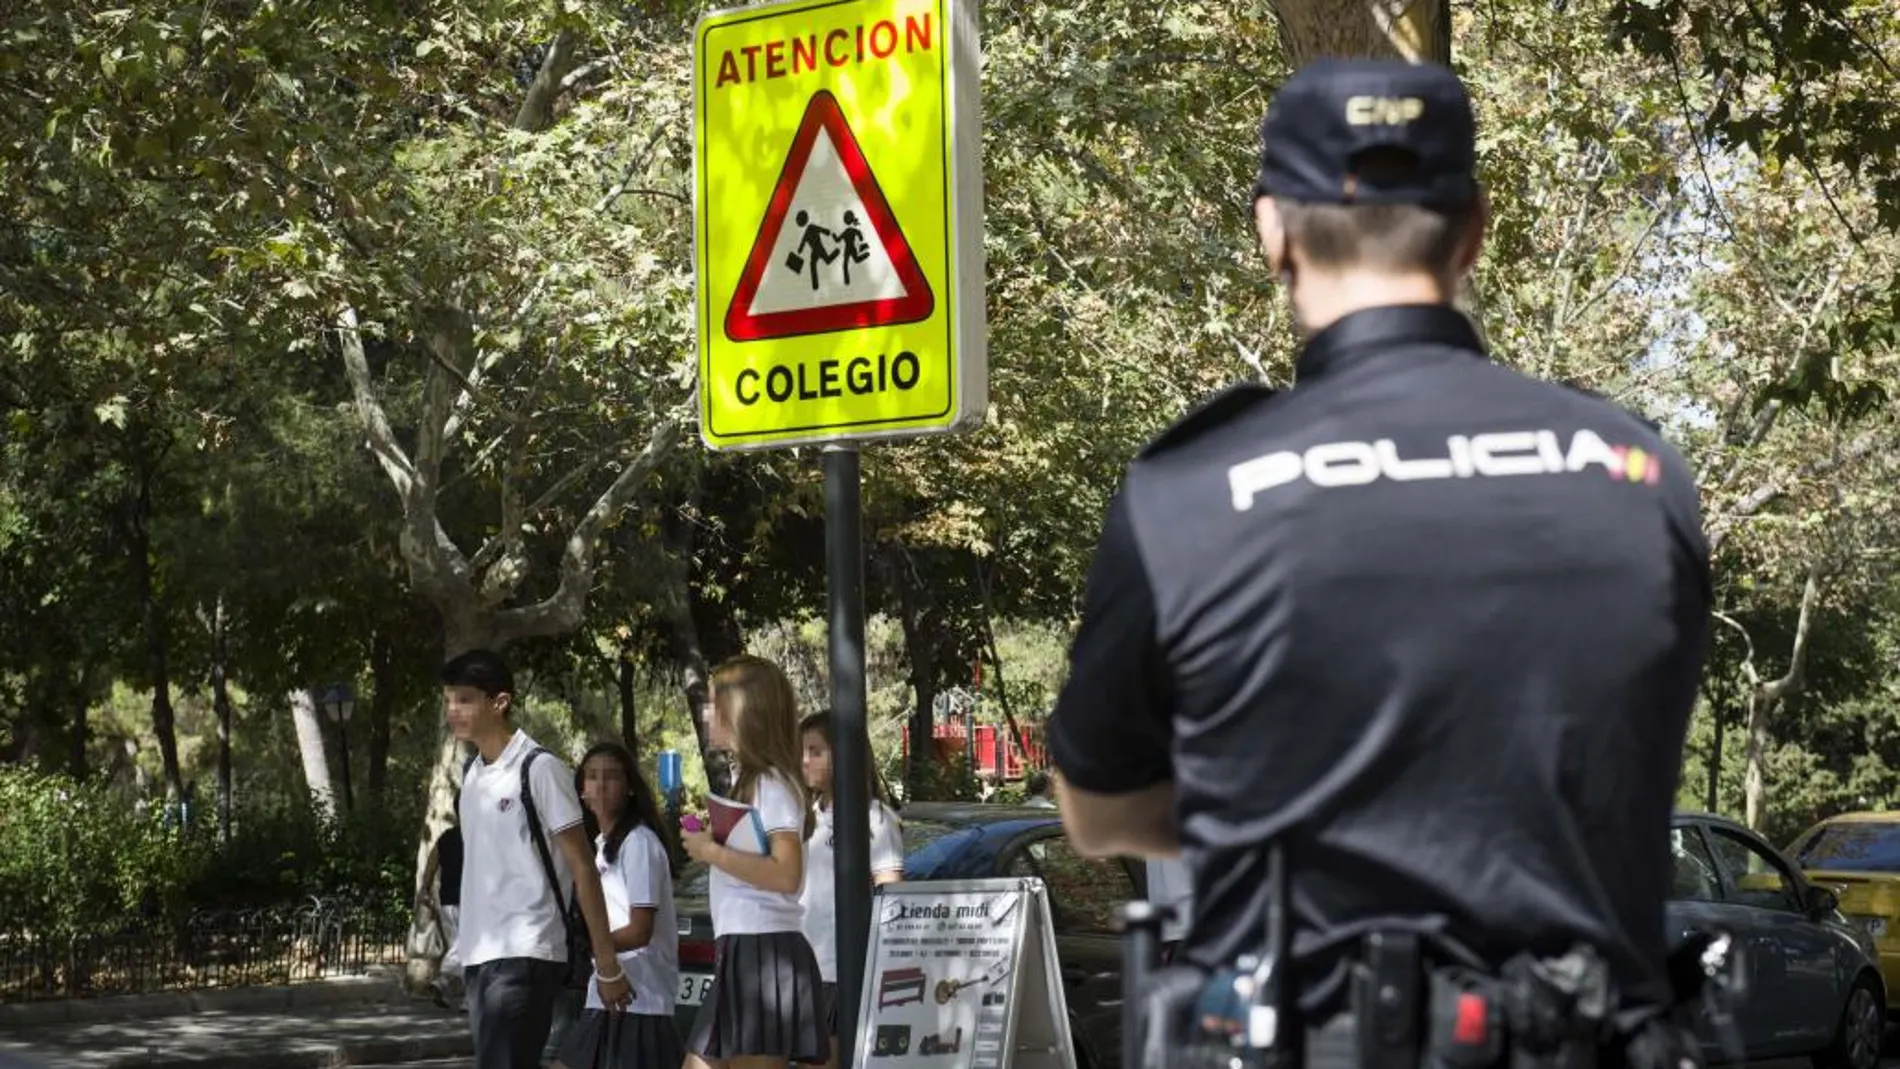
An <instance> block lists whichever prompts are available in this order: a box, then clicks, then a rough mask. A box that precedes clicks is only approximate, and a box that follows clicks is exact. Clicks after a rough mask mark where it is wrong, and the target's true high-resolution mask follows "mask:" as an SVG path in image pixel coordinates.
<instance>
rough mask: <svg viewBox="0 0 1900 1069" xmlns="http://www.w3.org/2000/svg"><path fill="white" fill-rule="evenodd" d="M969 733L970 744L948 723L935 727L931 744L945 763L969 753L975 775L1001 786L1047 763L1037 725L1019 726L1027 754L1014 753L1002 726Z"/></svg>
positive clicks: (906, 735) (906, 753)
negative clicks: (973, 736)
mask: <svg viewBox="0 0 1900 1069" xmlns="http://www.w3.org/2000/svg"><path fill="white" fill-rule="evenodd" d="M972 730H973V732H974V734H975V739H974V744H973V742H972V739H971V738H970V736H969V735H968V734H966V733H965V732H964V726H963V725H962V724H960V723H957V722H956V721H951V722H950V723H948V724H938V725H936V727H935V730H934V731H932V732H931V734H932V735H933V736H934V738H932V740H931V741H932V742H933V743H934V744H935V745H936V747H937V756H938V757H940V758H942V759H944V760H949V759H950V758H952V757H955V756H956V755H958V754H969V755H970V756H971V758H972V761H971V763H972V764H973V765H974V767H975V771H976V774H977V775H979V776H984V777H987V778H989V779H993V780H996V781H998V782H1002V783H1010V782H1014V781H1016V780H1019V779H1022V778H1023V777H1025V776H1027V775H1029V773H1030V772H1031V771H1032V770H1034V769H1038V768H1043V767H1045V766H1047V765H1048V764H1049V751H1048V749H1047V747H1046V746H1044V744H1043V738H1042V728H1041V727H1040V726H1038V725H1033V724H1025V725H1023V745H1024V746H1027V747H1028V748H1029V753H1028V754H1027V755H1025V754H1023V753H1022V752H1021V751H1019V750H1017V748H1016V743H1015V740H1014V739H1012V738H1011V737H1010V732H1009V728H1008V727H1006V726H1004V725H1001V724H978V725H976V726H975V727H974V728H973V729H972ZM904 756H905V757H909V756H910V731H909V729H908V728H906V729H905V731H904ZM1025 757H1027V760H1025V759H1024V758H1025Z"/></svg>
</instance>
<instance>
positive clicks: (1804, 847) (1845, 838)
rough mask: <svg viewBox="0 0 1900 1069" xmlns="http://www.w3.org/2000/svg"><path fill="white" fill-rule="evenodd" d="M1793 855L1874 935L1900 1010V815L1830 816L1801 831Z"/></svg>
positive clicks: (1882, 969) (1843, 909)
mask: <svg viewBox="0 0 1900 1069" xmlns="http://www.w3.org/2000/svg"><path fill="white" fill-rule="evenodd" d="M1788 856H1790V857H1791V858H1793V859H1794V863H1795V864H1796V865H1799V866H1801V871H1802V872H1803V873H1805V874H1806V875H1807V878H1808V880H1809V882H1811V883H1814V884H1816V885H1818V886H1822V887H1826V888H1829V889H1830V890H1832V891H1833V892H1834V893H1835V894H1836V895H1838V896H1839V897H1840V900H1841V904H1840V910H1841V912H1842V913H1844V914H1846V915H1847V918H1848V919H1849V920H1851V921H1853V922H1854V923H1856V924H1859V925H1861V926H1862V927H1864V928H1866V929H1867V933H1868V934H1869V935H1871V936H1873V938H1874V945H1875V947H1876V948H1877V950H1878V951H1879V954H1880V974H1881V978H1882V979H1884V980H1885V981H1886V986H1887V991H1888V996H1887V1002H1888V1004H1889V1005H1890V1006H1896V1007H1900V995H1896V994H1895V993H1896V992H1900V811H1895V812H1886V813H1842V814H1841V815H1839V816H1834V817H1829V818H1828V819H1826V820H1824V821H1822V822H1820V823H1819V824H1816V825H1815V826H1814V827H1812V828H1809V829H1808V830H1807V831H1804V832H1802V833H1801V834H1800V836H1799V837H1797V838H1796V839H1795V841H1794V842H1793V844H1792V845H1790V846H1789V848H1788Z"/></svg>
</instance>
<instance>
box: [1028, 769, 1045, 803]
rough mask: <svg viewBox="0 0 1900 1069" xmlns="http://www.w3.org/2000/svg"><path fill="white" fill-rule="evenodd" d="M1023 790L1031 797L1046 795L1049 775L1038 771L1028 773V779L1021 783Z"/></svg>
mask: <svg viewBox="0 0 1900 1069" xmlns="http://www.w3.org/2000/svg"><path fill="white" fill-rule="evenodd" d="M1023 790H1025V791H1028V792H1029V794H1030V795H1031V796H1032V797H1033V796H1034V795H1038V794H1048V793H1049V773H1047V772H1043V771H1040V770H1038V771H1036V772H1032V773H1030V775H1029V779H1028V780H1027V781H1025V782H1024V783H1023Z"/></svg>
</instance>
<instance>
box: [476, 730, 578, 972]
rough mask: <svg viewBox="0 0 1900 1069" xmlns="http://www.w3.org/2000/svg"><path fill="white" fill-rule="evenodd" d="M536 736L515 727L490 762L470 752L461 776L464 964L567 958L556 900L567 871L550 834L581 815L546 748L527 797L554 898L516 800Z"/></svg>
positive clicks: (566, 889)
mask: <svg viewBox="0 0 1900 1069" xmlns="http://www.w3.org/2000/svg"><path fill="white" fill-rule="evenodd" d="M534 749H535V741H534V740H533V739H530V738H529V737H528V735H527V733H526V732H524V731H521V730H519V729H517V730H516V731H515V737H514V738H512V739H510V740H508V745H507V747H506V748H504V749H503V750H502V751H501V756H500V757H498V758H496V759H495V761H494V762H493V763H490V762H486V761H483V760H482V759H481V758H479V757H477V758H476V759H475V761H474V763H472V764H470V765H469V766H468V773H467V775H465V776H464V777H463V778H462V809H461V819H462V852H463V861H462V920H461V928H460V930H459V931H458V932H457V933H456V944H457V946H458V947H460V949H461V958H462V962H463V964H464V965H468V966H475V965H480V964H482V963H484V962H489V961H496V960H498V959H501V958H540V959H542V960H544V961H566V960H567V929H566V928H565V927H564V926H563V925H562V923H561V907H560V903H561V902H564V901H566V900H567V898H568V896H569V895H571V894H572V893H573V888H574V877H573V875H572V874H570V873H569V872H568V869H567V859H566V858H565V857H563V856H562V854H561V849H560V847H558V846H556V845H555V843H554V836H555V835H556V834H558V833H560V832H562V831H565V830H567V829H568V828H572V827H574V826H575V825H577V824H579V823H580V822H581V803H580V799H579V798H578V797H576V796H575V794H574V771H573V769H571V768H569V767H568V766H567V763H566V762H564V761H562V760H561V759H560V758H559V757H557V756H556V755H555V754H553V753H552V752H549V753H544V754H542V755H541V756H540V757H537V758H535V759H534V767H533V769H532V770H531V771H530V772H529V776H530V778H531V780H532V784H533V788H534V804H535V807H536V808H537V809H538V810H539V811H540V815H541V822H542V824H543V826H544V827H545V828H546V832H547V840H548V855H549V857H550V858H551V859H552V860H553V862H554V872H555V875H556V876H557V877H558V878H559V880H560V882H561V897H560V899H559V900H557V899H556V898H555V896H554V894H553V892H552V891H551V890H550V889H549V887H548V878H547V876H546V874H545V872H544V870H543V869H542V868H541V859H540V858H539V857H538V856H537V855H536V854H535V849H534V844H533V842H532V841H530V840H529V838H528V816H527V810H526V807H524V806H523V805H522V804H521V762H522V760H523V759H525V758H526V757H527V756H528V754H529V753H531V752H533V750H534Z"/></svg>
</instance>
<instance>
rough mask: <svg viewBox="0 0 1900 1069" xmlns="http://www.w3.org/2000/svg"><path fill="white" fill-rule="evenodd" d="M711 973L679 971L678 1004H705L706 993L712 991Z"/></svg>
mask: <svg viewBox="0 0 1900 1069" xmlns="http://www.w3.org/2000/svg"><path fill="white" fill-rule="evenodd" d="M712 981H713V978H712V973H681V974H680V997H679V1004H680V1005H682V1006H699V1005H703V1004H705V1001H706V995H707V994H708V993H709V992H710V991H712Z"/></svg>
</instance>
